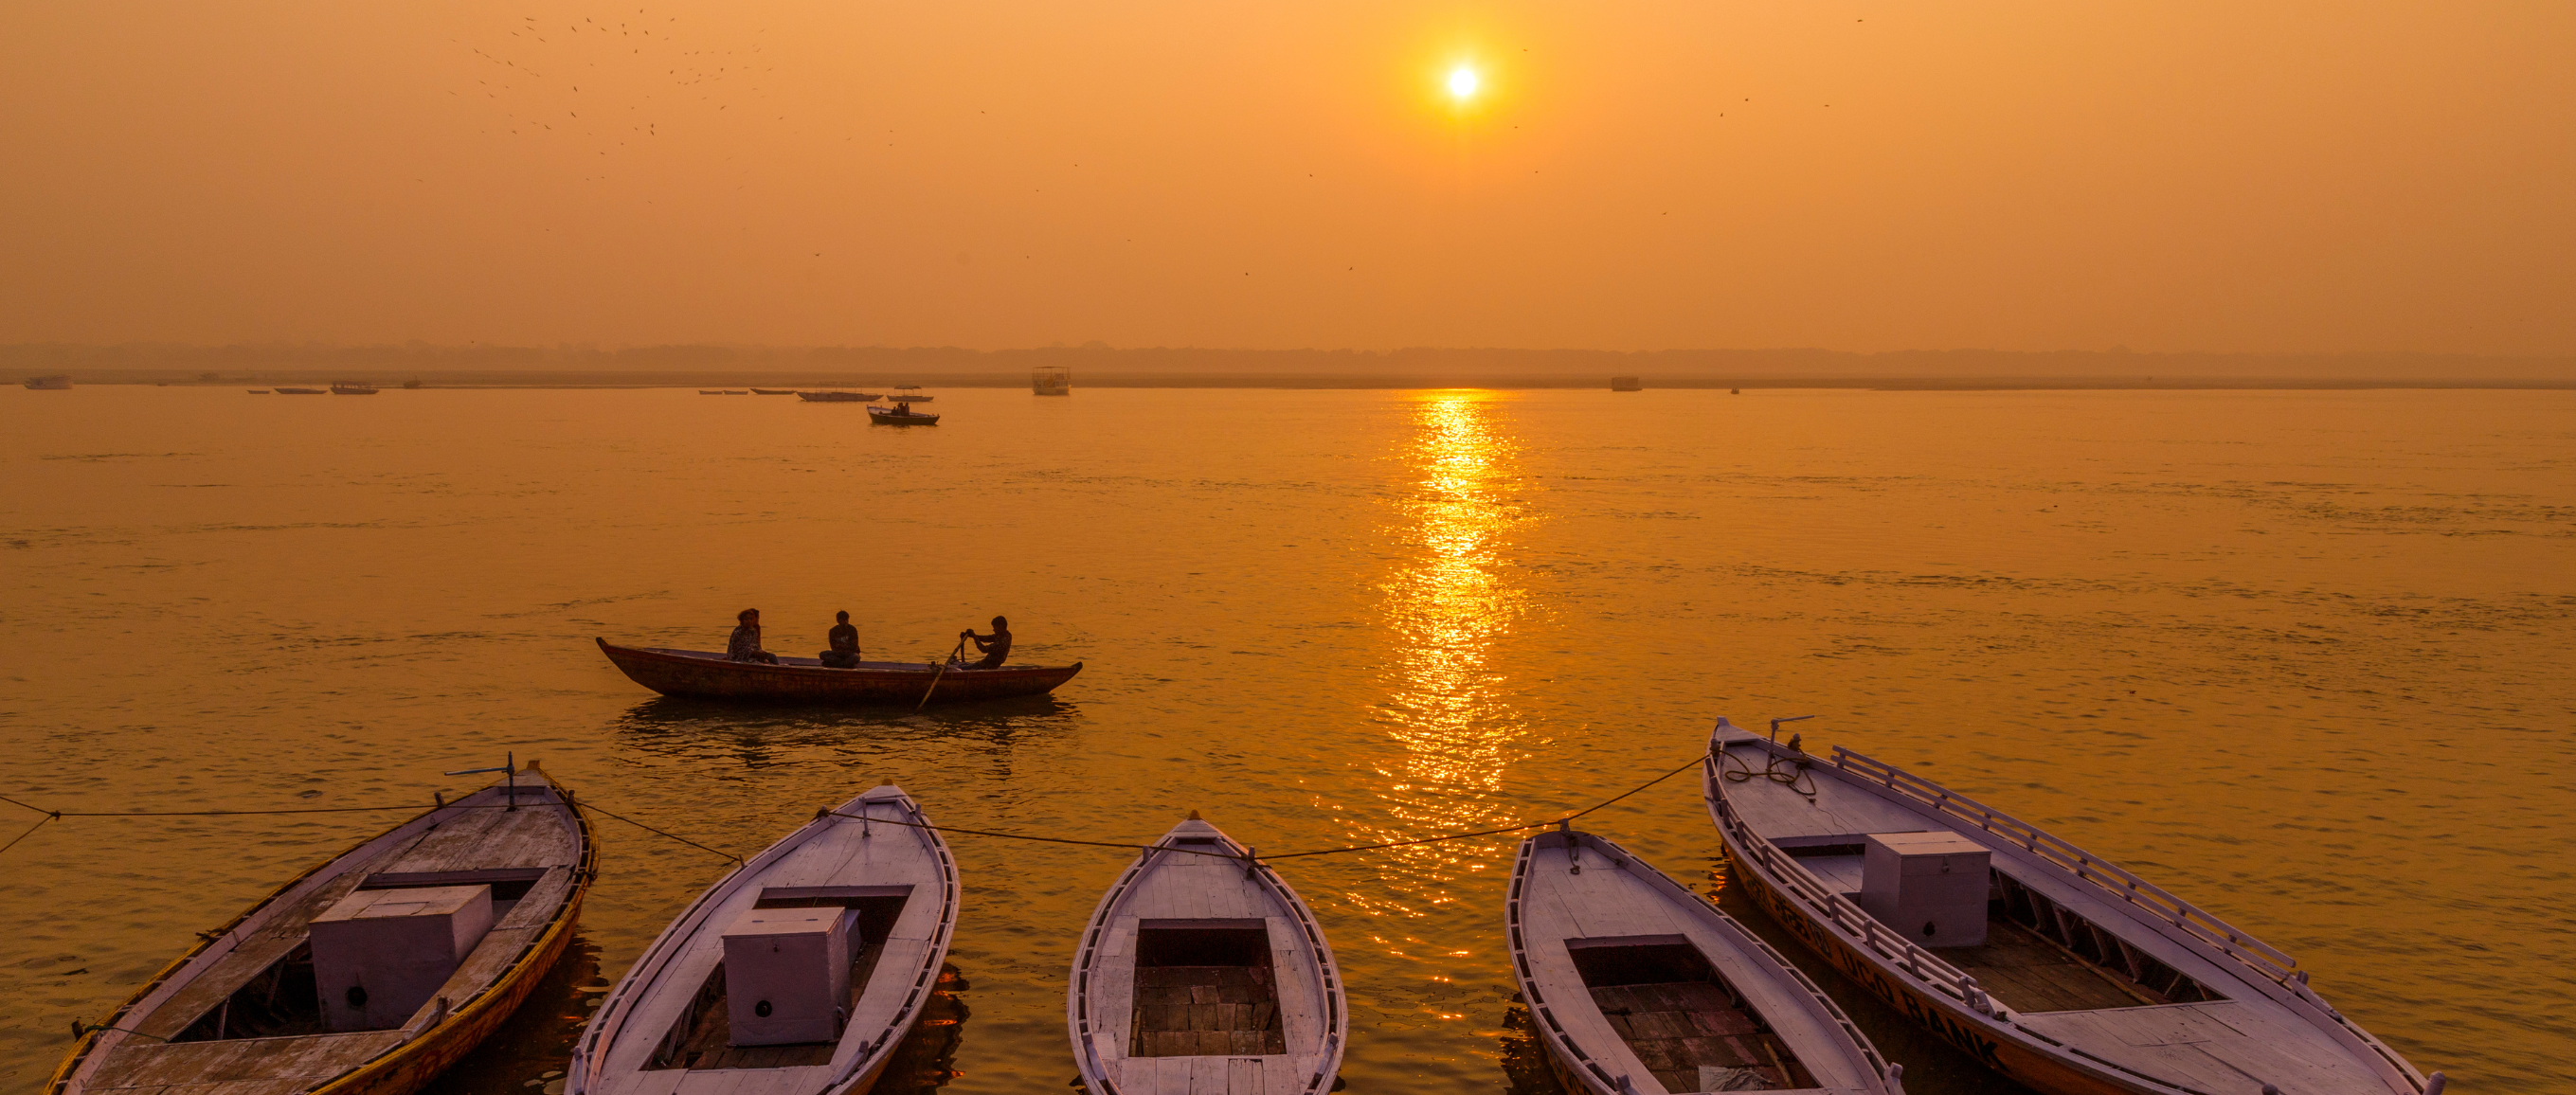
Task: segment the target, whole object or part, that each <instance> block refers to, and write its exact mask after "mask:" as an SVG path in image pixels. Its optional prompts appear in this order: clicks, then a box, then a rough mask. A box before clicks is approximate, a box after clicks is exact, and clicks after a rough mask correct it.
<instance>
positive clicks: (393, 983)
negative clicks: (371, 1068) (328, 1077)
mask: <svg viewBox="0 0 2576 1095" xmlns="http://www.w3.org/2000/svg"><path fill="white" fill-rule="evenodd" d="M490 930H492V887H490V886H434V887H427V888H420V889H402V890H359V891H357V892H356V893H353V894H350V895H349V896H347V897H343V898H341V899H340V900H339V901H338V902H337V903H335V904H333V905H332V906H331V907H330V909H328V910H327V911H325V912H323V914H322V915H320V916H317V917H314V918H313V925H312V931H313V986H314V988H315V989H317V990H319V991H320V992H321V994H322V1019H323V1025H324V1027H325V1029H328V1030H331V1031H333V1032H335V1033H336V1032H339V1031H350V1030H388V1029H391V1028H394V1027H398V1026H401V1025H402V1024H403V1023H404V1022H406V1021H408V1020H410V1018H411V1014H412V1012H414V1011H417V1010H419V1009H420V1006H421V1005H422V1004H426V1003H428V1002H429V998H430V997H431V996H433V995H436V994H437V992H438V987H439V986H440V985H444V984H446V983H447V978H448V976H449V975H451V974H454V973H455V972H456V967H457V966H459V965H462V964H464V962H465V956H466V955H468V954H471V953H473V951H474V944H476V943H479V942H482V941H483V933H484V932H487V931H490Z"/></svg>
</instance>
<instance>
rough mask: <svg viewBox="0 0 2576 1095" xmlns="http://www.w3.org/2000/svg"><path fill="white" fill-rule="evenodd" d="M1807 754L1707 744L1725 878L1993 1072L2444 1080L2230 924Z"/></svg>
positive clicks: (2378, 1086)
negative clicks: (2423, 1070) (1728, 866)
mask: <svg viewBox="0 0 2576 1095" xmlns="http://www.w3.org/2000/svg"><path fill="white" fill-rule="evenodd" d="M1796 746H1797V739H1795V738H1792V740H1791V743H1790V744H1786V745H1784V744H1780V743H1778V742H1774V741H1770V740H1767V739H1765V738H1764V737H1762V736H1761V735H1758V734H1754V733H1752V732H1750V731H1747V730H1744V729H1743V728H1741V727H1737V726H1735V725H1733V724H1731V723H1728V722H1727V721H1726V720H1724V719H1719V720H1718V722H1717V726H1716V729H1715V730H1714V731H1713V732H1712V733H1711V735H1710V738H1709V756H1708V758H1707V759H1706V760H1705V761H1704V762H1703V771H1702V777H1701V778H1702V784H1703V793H1704V794H1705V796H1706V798H1707V801H1708V807H1709V814H1710V816H1711V818H1712V819H1714V820H1715V821H1716V823H1717V827H1718V831H1719V833H1720V835H1721V836H1722V837H1723V838H1724V840H1725V842H1726V849H1727V853H1728V856H1729V857H1730V859H1731V860H1732V861H1733V869H1732V871H1731V873H1730V874H1729V879H1730V881H1732V882H1734V883H1736V884H1740V885H1742V886H1743V887H1744V888H1745V889H1746V890H1747V891H1748V892H1749V893H1750V894H1751V895H1752V896H1753V897H1754V899H1755V900H1756V901H1758V902H1760V903H1761V904H1762V906H1763V907H1764V908H1765V909H1766V910H1768V911H1769V912H1770V913H1771V914H1772V915H1773V916H1774V917H1776V918H1778V919H1779V920H1780V921H1781V923H1782V924H1783V925H1785V926H1787V927H1789V928H1790V930H1791V931H1792V932H1793V933H1794V934H1796V935H1798V937H1799V938H1800V939H1801V940H1803V941H1805V942H1806V943H1807V944H1808V945H1809V946H1812V947H1814V948H1815V949H1816V950H1817V951H1818V953H1820V954H1821V955H1822V956H1823V957H1824V958H1825V959H1826V960H1827V961H1829V962H1831V963H1833V965H1834V967H1835V968H1836V969H1839V970H1841V971H1842V972H1843V973H1845V974H1846V975H1848V976H1850V977H1851V978H1852V979H1853V980H1854V981H1856V982H1858V983H1859V984H1860V985H1862V986H1863V987H1865V988H1867V989H1869V991H1870V992H1872V993H1873V994H1875V995H1877V996H1879V997H1880V998H1882V999H1884V1000H1886V1001H1887V1002H1889V1003H1890V1004H1892V1005H1894V1006H1896V1007H1897V1008H1898V1009H1899V1010H1901V1011H1903V1012H1905V1013H1906V1014H1907V1015H1908V1016H1910V1017H1912V1018H1914V1019H1915V1020H1916V1021H1918V1022H1920V1023H1922V1024H1924V1025H1925V1026H1927V1027H1928V1028H1930V1029H1931V1030H1932V1032H1933V1033H1934V1034H1936V1035H1938V1036H1940V1037H1941V1038H1942V1039H1943V1040H1944V1041H1947V1042H1950V1043H1951V1044H1953V1045H1956V1046H1958V1047H1959V1048H1960V1049H1962V1050H1965V1051H1966V1052H1967V1053H1969V1054H1970V1055H1971V1056H1974V1057H1975V1058H1976V1059H1978V1060H1979V1061H1980V1062H1982V1063H1984V1064H1985V1065H1986V1066H1988V1067H1990V1068H1993V1069H1994V1070H1996V1071H1998V1072H2001V1073H2003V1074H2004V1075H2006V1076H2009V1077H2011V1078H2012V1079H2014V1080H2016V1081H2018V1082H2020V1083H2023V1084H2026V1085H2029V1086H2030V1087H2032V1088H2035V1089H2037V1090H2039V1091H2042V1092H2049V1093H2053V1095H2055V1093H2063V1095H2110V1093H2120V1095H2227V1093H2235V1092H2246V1093H2249V1095H2250V1093H2252V1092H2255V1091H2258V1090H2261V1091H2277V1092H2279V1093H2280V1095H2326V1093H2334V1095H2360V1093H2397V1095H2415V1093H2428V1095H2429V1093H2437V1092H2439V1091H2440V1090H2441V1089H2442V1086H2443V1082H2442V1078H2441V1074H2440V1073H2438V1072H2437V1073H2434V1074H2433V1075H2432V1076H2431V1077H2426V1076H2424V1075H2422V1074H2420V1073H2418V1072H2417V1071H2416V1070H2415V1068H2414V1066H2413V1065H2411V1064H2408V1063H2407V1062H2406V1060H2405V1059H2404V1058H2402V1057H2400V1056H2398V1054H2397V1053H2396V1051H2394V1050H2392V1049H2390V1048H2388V1047H2387V1046H2386V1045H2384V1044H2382V1043H2381V1042H2380V1041H2379V1040H2378V1039H2377V1038H2374V1037H2372V1036H2371V1035H2370V1033H2369V1032H2368V1031H2365V1030H2363V1029H2362V1028H2361V1026H2360V1025H2359V1024H2357V1023H2354V1022H2353V1021H2352V1020H2350V1019H2348V1018H2346V1017H2345V1016H2344V1015H2342V1014H2341V1013H2340V1012H2337V1011H2336V1010H2335V1009H2334V1008H2333V1007H2332V1006H2331V1005H2329V1004H2327V1003H2326V1001H2325V999H2324V998H2323V997H2320V996H2318V995H2317V993H2316V992H2315V990H2313V989H2311V988H2309V986H2308V977H2307V974H2306V973H2305V972H2304V971H2300V970H2298V969H2297V968H2296V966H2297V963H2296V962H2295V961H2294V960H2292V959H2291V958H2290V957H2289V956H2287V955H2284V954H2282V953H2281V952H2279V951H2277V950H2274V949H2272V948H2271V947H2268V946H2265V945H2264V944H2263V943H2261V942H2260V941H2258V940H2256V939H2254V938H2253V937H2251V936H2249V935H2247V934H2245V933H2244V932H2242V931H2239V930H2237V929H2236V928H2234V927H2231V926H2229V925H2228V924H2227V923H2226V922H2225V921H2222V920H2220V919H2218V918H2217V917H2215V916H2212V915H2210V914H2209V913H2207V912H2204V911H2202V910H2200V909H2198V908H2195V907H2193V906H2192V905H2190V904H2189V903H2187V902H2185V901H2183V900H2182V899H2180V898H2177V897H2174V896H2173V895H2171V894H2168V893H2166V892H2165V891H2164V890H2162V889H2159V888H2157V887H2156V886H2155V885H2154V884H2153V883H2150V882H2148V881H2146V880H2145V879H2142V878H2139V877H2138V876H2136V875H2134V874H2131V873H2130V872H2128V871H2127V870H2124V869H2122V868H2120V867H2118V866H2116V865H2114V864H2112V863H2109V862H2107V861H2105V860H2103V859H2102V858H2101V857H2099V856H2095V855H2093V854H2091V853H2088V852H2086V851H2084V850H2083V849H2080V848H2077V847H2075V846H2074V845H2072V844H2068V843H2067V842H2065V841H2063V840H2060V839H2058V838H2056V837H2053V836H2050V835H2049V834H2047V833H2045V832H2042V831H2040V830H2039V829H2038V828H2036V827H2034V826H2031V825H2029V824H2027V823H2024V822H2021V821H2018V820H2015V819H2014V818H2011V817H2009V816H2006V815H2004V814H2001V813H1998V812H1996V811H1994V810H1992V809H1989V808H1987V807H1985V806H1982V805H1979V804H1978V803H1976V802H1973V801H1970V800H1969V799H1967V798H1964V797H1962V796H1960V795H1958V794H1956V793H1954V792H1952V791H1950V790H1948V789H1946V788H1943V787H1941V786H1940V785H1938V784H1935V783H1933V782H1931V781H1929V780H1926V779H1923V778H1922V777H1920V776H1916V775H1914V774H1912V773H1909V772H1906V771H1904V770H1902V769H1899V768H1896V767H1894V766H1891V765H1888V764H1884V763H1881V762H1879V761H1876V760H1872V759H1870V758H1868V757H1865V756H1862V755H1860V754H1858V753H1854V752H1851V751H1849V750H1846V749H1842V748H1839V747H1837V748H1836V749H1835V750H1834V754H1833V756H1832V757H1831V758H1830V759H1828V758H1823V757H1815V756H1811V755H1809V754H1807V753H1805V752H1803V751H1801V750H1800V749H1798V748H1797V747H1796ZM1918 921H1919V923H1918Z"/></svg>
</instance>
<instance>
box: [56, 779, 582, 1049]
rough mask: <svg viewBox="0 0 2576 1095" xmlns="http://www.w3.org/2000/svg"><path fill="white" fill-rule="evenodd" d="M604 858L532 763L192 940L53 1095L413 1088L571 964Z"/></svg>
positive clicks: (91, 1040)
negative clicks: (559, 965) (584, 903)
mask: <svg viewBox="0 0 2576 1095" xmlns="http://www.w3.org/2000/svg"><path fill="white" fill-rule="evenodd" d="M597 856H598V844H597V842H596V841H595V839H594V837H593V834H592V832H591V829H590V825H589V822H588V821H587V820H586V819H584V818H583V817H582V815H581V812H580V811H579V810H577V809H575V808H574V806H573V803H572V796H571V793H570V792H569V791H563V790H559V789H558V788H557V787H556V786H555V785H554V784H553V783H552V782H551V781H550V780H548V779H547V777H546V776H545V774H544V773H542V772H540V771H538V770H537V769H536V766H535V765H533V764H531V765H529V766H528V767H526V768H522V769H520V770H519V771H517V772H515V773H512V774H510V775H509V776H507V777H505V779H504V780H503V781H502V782H500V783H496V784H494V785H493V786H491V787H488V788H485V789H483V790H481V791H478V792H475V793H474V794H471V795H468V796H466V797H464V798H460V799H458V800H456V801H454V802H450V803H446V804H444V805H441V806H438V807H436V808H434V809H430V810H427V811H424V812H423V813H422V814H421V815H420V816H418V817H415V818H413V819H411V820H410V821H406V822H404V823H402V824H400V825H396V826H394V827H393V828H391V829H388V830H386V831H385V832H383V833H381V834H379V835H377V836H375V837H372V838H370V839H368V840H366V841H363V842H361V843H359V844H358V845H357V846H356V847H354V848H351V849H349V850H348V851H346V852H343V853H341V854H340V855H338V856H335V857H333V858H332V859H330V860H329V861H327V862H325V863H323V864H321V865H320V866H317V867H315V868H313V869H312V870H311V871H308V872H306V873H305V874H304V876H303V877H301V878H297V879H296V880H294V881H292V882H289V883H287V884H286V885H284V886H282V887H279V888H278V890H277V892H276V893H273V894H270V895H269V896H268V897H266V898H264V899H262V900H261V901H260V902H259V903H258V904H256V905H253V906H251V908H250V910H249V911H248V912H245V913H243V914H242V915H241V916H239V917H238V918H236V919H234V921H233V922H232V923H230V924H227V925H225V926H224V927H222V928H220V929H218V930H216V931H214V932H210V933H201V941H200V942H199V943H198V944H197V945H196V947H195V949H193V950H191V951H190V952H189V953H188V955H187V956H186V957H184V958H181V959H180V960H178V961H177V962H174V963H172V964H171V965H170V967H169V968H168V969H165V970H163V971H161V973H160V974H159V975H158V976H156V977H154V978H153V979H152V981H151V982H150V983H148V984H146V985H144V986H143V987H142V988H141V989H140V990H137V991H136V993H135V995H134V998H133V999H131V1000H128V1001H127V1002H126V1003H125V1005H124V1006H123V1007H120V1008H118V1009H117V1010H116V1012H115V1013H114V1014H112V1015H110V1016H108V1018H107V1020H106V1021H105V1022H103V1023H100V1024H98V1025H97V1026H95V1027H91V1028H89V1029H88V1030H87V1031H86V1032H85V1033H81V1034H80V1035H79V1037H78V1038H77V1039H76V1040H75V1041H74V1042H73V1044H72V1050H71V1053H70V1055H69V1056H68V1057H67V1058H65V1059H64V1061H63V1065H62V1067H61V1069H60V1070H58V1071H57V1072H56V1073H55V1074H54V1078H53V1081H52V1083H51V1084H50V1085H48V1087H47V1088H46V1091H47V1092H48V1093H49V1095H155V1093H169V1092H180V1091H190V1092H196V1091H203V1092H216V1091H221V1092H224V1093H225V1095H402V1093H405V1092H412V1091H417V1090H419V1089H420V1088H421V1087H423V1086H424V1085H426V1084H428V1083H429V1082H430V1081H431V1080H432V1079H434V1078H436V1077H437V1076H438V1074H439V1073H440V1072H441V1071H443V1070H445V1069H446V1068H447V1066H449V1065H450V1064H453V1063H455V1061H456V1060H457V1059H458V1058H460V1057H462V1056H464V1055H465V1054H466V1052H467V1051H469V1050H471V1049H473V1048H474V1046H475V1045H476V1044H477V1043H479V1042H481V1041H482V1040H483V1039H484V1038H485V1037H487V1036H489V1035H490V1034H491V1033H492V1032H493V1031H494V1030H496V1029H498V1028H499V1026H500V1025H501V1023H502V1021H503V1020H505V1019H507V1018H509V1016H510V1015H511V1013H512V1012H514V1011H516V1010H518V1007H519V1005H520V1003H521V1002H523V1001H525V1000H526V999H527V998H528V995H529V993H531V992H533V991H534V990H535V989H536V986H537V982H538V981H539V980H540V979H542V978H543V977H544V975H545V972H546V970H547V969H548V968H550V967H552V966H553V965H554V964H555V961H556V960H557V959H559V958H561V957H562V956H563V952H564V950H565V949H566V948H567V947H568V946H569V945H570V944H571V941H572V926H573V922H574V919H575V918H576V917H577V916H578V915H579V914H580V910H581V899H582V895H583V893H585V892H586V891H587V890H588V889H589V887H590V882H591V879H592V878H593V877H595V876H596V874H597ZM423 932H429V933H432V934H433V935H434V936H435V939H436V941H437V942H436V943H435V944H430V943H427V941H425V940H424V937H423V935H422V933H423Z"/></svg>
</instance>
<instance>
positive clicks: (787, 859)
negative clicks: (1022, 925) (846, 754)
mask: <svg viewBox="0 0 2576 1095" xmlns="http://www.w3.org/2000/svg"><path fill="white" fill-rule="evenodd" d="M844 815H848V816H844ZM929 825H930V820H929V818H927V817H924V816H923V815H922V812H921V808H920V807H919V806H917V805H915V804H914V803H913V801H912V798H911V796H909V795H906V794H904V793H903V789H902V788H900V787H896V786H893V784H892V782H891V781H889V782H888V784H887V785H886V786H882V787H872V788H869V789H868V791H867V793H865V794H862V795H860V796H858V797H857V798H854V799H851V800H850V801H848V802H845V803H842V804H841V806H840V808H839V809H837V810H834V811H832V812H830V813H827V814H821V815H818V816H816V817H815V818H814V820H812V821H810V822H807V823H806V824H805V825H804V826H803V827H801V828H799V829H797V830H796V831H795V832H793V833H790V834H788V835H787V837H786V839H784V840H781V841H779V842H778V843H776V844H773V845H771V846H770V847H769V850H768V851H765V852H762V853H760V854H759V855H756V856H753V857H752V858H751V859H750V860H749V861H748V862H746V863H744V864H743V865H742V866H740V867H738V868H736V869H735V870H734V871H733V873H731V874H728V875H726V876H725V877H724V878H723V879H722V880H720V881H718V882H717V883H716V884H715V885H713V886H710V887H708V888H707V890H706V892H705V893H702V894H699V895H698V899H697V900H696V901H693V902H691V903H690V904H689V907H688V908H687V909H685V910H682V911H681V913H680V915H679V917H678V918H676V919H674V920H672V921H671V925H670V926H669V927H667V928H664V929H663V930H662V934H661V936H660V937H659V938H657V939H655V940H654V941H653V945H652V946H650V947H647V948H645V951H644V954H643V956H642V957H640V958H638V959H636V960H635V964H634V965H632V966H630V967H628V968H627V970H626V974H625V976H623V977H620V978H618V980H617V987H615V988H612V989H610V990H609V992H608V995H607V997H606V998H605V1000H606V1002H604V1003H602V1004H601V1005H600V1006H599V1010H598V1012H596V1013H595V1014H594V1016H593V1017H592V1018H591V1020H590V1021H589V1023H588V1024H587V1025H586V1026H585V1028H584V1029H583V1031H582V1036H581V1041H580V1042H579V1043H578V1044H577V1045H576V1046H575V1047H574V1049H573V1057H572V1064H571V1066H570V1072H569V1073H568V1074H567V1075H566V1077H565V1080H564V1090H565V1091H566V1092H568V1093H570V1095H669V1093H670V1092H673V1091H675V1090H677V1091H683V1092H717V1091H722V1092H730V1093H735V1095H826V1093H830V1095H848V1093H854V1092H865V1091H868V1090H870V1089H871V1088H872V1087H873V1086H874V1085H875V1083H876V1081H877V1077H878V1075H879V1074H881V1073H882V1072H884V1071H885V1067H886V1065H887V1064H888V1063H889V1062H891V1061H892V1060H894V1057H895V1053H896V1051H897V1050H898V1049H900V1048H901V1047H902V1045H903V1040H904V1035H906V1034H907V1033H909V1032H910V1031H911V1030H912V1028H913V1026H914V1025H915V1024H917V1023H919V1022H920V1021H921V1017H922V1014H923V1013H924V1012H925V1011H927V1010H928V1009H929V1007H930V1002H931V990H932V988H933V987H934V986H935V985H937V983H938V981H939V968H940V965H941V963H943V962H945V961H946V960H947V957H948V945H949V941H950V939H951V937H952V936H953V935H954V934H955V933H956V930H957V907H958V896H957V863H956V861H955V860H954V859H953V858H951V857H950V855H949V853H948V844H947V842H946V841H944V840H942V839H941V838H940V835H939V832H938V830H936V829H932V828H930V827H929ZM905 1079H906V1081H907V1085H906V1087H905V1090H911V1085H910V1083H909V1081H911V1080H912V1079H913V1078H912V1077H909V1076H907V1077H905ZM890 1086H891V1085H890Z"/></svg>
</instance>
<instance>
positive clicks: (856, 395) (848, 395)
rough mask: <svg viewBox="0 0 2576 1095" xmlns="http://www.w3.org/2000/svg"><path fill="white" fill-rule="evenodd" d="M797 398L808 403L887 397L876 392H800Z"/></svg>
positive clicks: (866, 400)
mask: <svg viewBox="0 0 2576 1095" xmlns="http://www.w3.org/2000/svg"><path fill="white" fill-rule="evenodd" d="M796 398H798V399H802V400H804V401H805V402H808V403H874V402H876V401H877V400H880V399H883V398H885V397H884V396H881V395H878V394H876V393H874V392H798V393H796Z"/></svg>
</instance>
